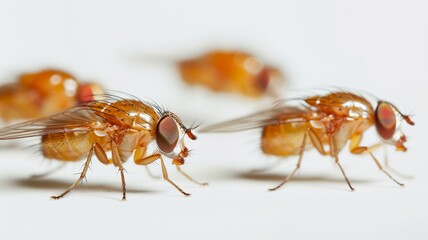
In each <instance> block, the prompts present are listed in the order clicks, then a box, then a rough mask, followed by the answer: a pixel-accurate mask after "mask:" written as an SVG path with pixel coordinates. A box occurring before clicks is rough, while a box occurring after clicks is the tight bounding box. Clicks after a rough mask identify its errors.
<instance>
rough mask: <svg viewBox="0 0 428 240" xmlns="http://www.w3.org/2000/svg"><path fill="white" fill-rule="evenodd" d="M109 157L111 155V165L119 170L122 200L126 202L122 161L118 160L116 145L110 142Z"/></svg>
mask: <svg viewBox="0 0 428 240" xmlns="http://www.w3.org/2000/svg"><path fill="white" fill-rule="evenodd" d="M111 155H112V160H113V164H114V165H115V166H117V167H118V168H119V172H120V179H121V181H122V200H126V183H125V174H124V173H123V172H124V168H123V165H122V160H121V158H120V154H119V150H118V149H117V145H116V143H114V142H113V141H112V142H111Z"/></svg>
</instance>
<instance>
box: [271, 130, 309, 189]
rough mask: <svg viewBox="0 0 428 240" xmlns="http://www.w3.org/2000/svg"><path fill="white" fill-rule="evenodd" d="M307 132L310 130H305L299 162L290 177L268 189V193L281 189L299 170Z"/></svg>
mask: <svg viewBox="0 0 428 240" xmlns="http://www.w3.org/2000/svg"><path fill="white" fill-rule="evenodd" d="M309 131H310V129H309V128H307V129H306V131H305V135H303V143H302V146H301V148H300V153H299V160H298V161H297V165H296V167H295V168H294V169H293V171H292V172H291V173H290V175H288V176H287V177H286V178H285V179H284V180H283V181H282V182H281V183H280V184H279V185H278V186H276V187H274V188H269V189H268V190H269V191H275V190H277V189H278V188H280V187H282V185H284V184H285V183H286V182H288V181H289V180H290V179H291V177H293V175H294V173H295V172H296V171H297V170H298V169H299V168H300V164H301V163H302V159H303V152H304V151H305V145H306V135H307V134H308V132H309Z"/></svg>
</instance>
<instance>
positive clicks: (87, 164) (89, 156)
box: [51, 143, 99, 199]
mask: <svg viewBox="0 0 428 240" xmlns="http://www.w3.org/2000/svg"><path fill="white" fill-rule="evenodd" d="M97 147H99V145H98V144H97V143H93V144H92V147H91V150H90V151H89V153H88V158H87V159H86V162H85V165H84V166H83V170H82V172H81V173H80V177H79V178H78V179H77V180H76V181H75V182H74V183H73V184H71V186H70V187H68V188H67V190H65V191H64V192H63V193H62V194H60V195H58V196H51V198H52V199H60V198H62V197H64V196H65V195H67V193H69V192H70V191H71V190H73V188H75V187H76V186H77V184H79V183H80V182H81V181H82V180H83V179H84V178H85V176H86V172H87V171H88V168H89V164H90V163H91V159H92V154H93V153H94V151H96V150H95V149H96V148H97Z"/></svg>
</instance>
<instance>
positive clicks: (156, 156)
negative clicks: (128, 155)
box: [134, 153, 190, 196]
mask: <svg viewBox="0 0 428 240" xmlns="http://www.w3.org/2000/svg"><path fill="white" fill-rule="evenodd" d="M158 159H159V160H160V162H161V168H162V176H163V179H165V180H166V181H167V182H169V183H170V184H171V185H172V186H174V187H175V188H176V189H177V190H178V191H179V192H181V193H182V194H183V195H184V196H190V193H187V192H185V191H183V189H181V188H180V187H179V186H177V184H175V183H174V182H173V181H171V179H169V177H168V172H167V170H166V167H165V163H164V162H163V159H162V156H161V155H160V154H158V153H157V154H153V155H150V156H147V157H143V158H134V162H135V163H136V164H138V165H147V164H150V163H152V162H154V161H156V160H158Z"/></svg>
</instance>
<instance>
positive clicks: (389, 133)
mask: <svg viewBox="0 0 428 240" xmlns="http://www.w3.org/2000/svg"><path fill="white" fill-rule="evenodd" d="M296 101H297V103H298V105H293V104H291V102H292V101H283V102H281V103H280V104H278V105H277V106H275V107H274V108H272V109H270V110H266V111H262V112H258V113H255V114H252V115H249V116H246V117H242V118H238V119H235V120H231V121H227V122H224V123H220V124H216V125H212V126H208V127H206V128H204V129H202V132H232V131H241V130H248V129H252V128H262V134H261V149H262V151H263V153H265V154H268V155H276V156H281V157H290V156H299V157H298V161H297V165H296V167H295V168H294V169H293V171H292V172H291V174H290V175H288V176H287V177H286V178H285V179H284V180H283V181H282V182H281V183H280V184H279V185H278V186H276V187H274V188H271V189H269V190H271V191H273V190H276V189H278V188H280V187H281V186H282V185H284V184H285V183H286V182H288V181H289V180H290V179H291V178H292V177H293V175H294V173H295V172H296V171H297V170H298V169H299V168H300V165H301V163H302V159H303V153H304V152H305V151H306V150H309V149H311V148H315V149H316V150H318V152H319V153H320V154H321V155H329V156H331V157H333V158H334V159H335V162H336V164H337V165H338V166H339V168H340V170H341V172H342V174H343V176H344V178H345V180H346V182H347V184H348V186H349V188H350V189H351V190H354V188H353V187H352V185H351V183H350V181H349V180H348V178H347V176H346V174H345V172H344V170H343V168H342V166H341V165H340V162H339V157H338V154H339V152H340V151H341V150H342V149H343V148H344V147H345V144H346V143H347V142H348V141H349V142H350V144H349V150H350V152H351V153H352V154H363V153H368V154H370V156H371V157H372V159H373V160H374V161H375V163H376V165H377V166H378V168H379V169H380V170H381V171H382V172H383V173H384V174H386V175H387V176H388V177H389V178H391V179H392V180H393V181H394V182H396V183H397V184H398V185H403V184H401V183H400V182H398V181H397V180H395V179H394V178H393V177H392V176H391V175H390V174H389V173H388V172H387V171H386V170H385V169H384V168H383V167H382V165H381V164H380V162H379V161H378V160H377V158H376V157H375V156H374V154H373V153H372V152H373V150H374V149H375V148H377V147H379V146H380V145H382V144H389V145H394V146H395V147H396V150H398V151H406V147H405V146H404V143H405V142H406V136H405V135H404V134H403V132H402V130H401V123H402V120H404V121H405V122H407V123H408V124H410V125H414V123H413V122H412V120H411V119H410V117H409V116H408V115H404V114H402V113H401V112H400V111H399V110H398V109H397V108H396V107H395V106H394V105H393V104H391V103H389V102H386V101H381V100H378V101H377V103H376V107H375V108H374V107H373V105H372V104H371V103H370V102H369V101H368V100H367V99H366V98H365V97H363V96H360V95H357V94H354V93H351V92H344V91H337V92H332V93H329V94H327V95H317V96H313V97H308V98H304V99H297V100H296ZM373 125H374V126H375V128H376V131H377V133H378V136H379V138H380V140H381V141H380V143H378V144H375V145H373V146H363V145H361V140H362V137H363V134H364V133H365V132H366V131H367V130H368V129H369V128H370V127H371V126H373Z"/></svg>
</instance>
